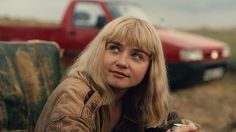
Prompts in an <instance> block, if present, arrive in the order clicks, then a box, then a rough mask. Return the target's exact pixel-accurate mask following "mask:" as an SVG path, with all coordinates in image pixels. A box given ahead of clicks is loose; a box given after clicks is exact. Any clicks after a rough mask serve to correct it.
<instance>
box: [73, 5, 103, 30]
mask: <svg viewBox="0 0 236 132" xmlns="http://www.w3.org/2000/svg"><path fill="white" fill-rule="evenodd" d="M101 16H105V13H104V12H103V10H102V8H101V6H100V5H99V4H98V3H94V2H78V3H77V4H76V6H75V10H74V15H73V25H74V26H79V27H96V25H97V22H98V19H99V17H101Z"/></svg>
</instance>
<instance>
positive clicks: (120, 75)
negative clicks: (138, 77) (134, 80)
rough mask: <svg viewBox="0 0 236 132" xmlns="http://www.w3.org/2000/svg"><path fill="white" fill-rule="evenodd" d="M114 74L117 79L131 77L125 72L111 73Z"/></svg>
mask: <svg viewBox="0 0 236 132" xmlns="http://www.w3.org/2000/svg"><path fill="white" fill-rule="evenodd" d="M111 72H112V74H113V75H114V76H115V77H117V78H125V77H129V76H128V75H126V74H125V73H123V72H119V71H111Z"/></svg>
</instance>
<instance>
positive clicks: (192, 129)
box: [167, 123, 199, 132]
mask: <svg viewBox="0 0 236 132" xmlns="http://www.w3.org/2000/svg"><path fill="white" fill-rule="evenodd" d="M198 131H199V127H197V126H195V125H194V124H193V123H189V124H188V125H185V124H174V126H173V127H172V128H171V129H169V130H167V132H198Z"/></svg>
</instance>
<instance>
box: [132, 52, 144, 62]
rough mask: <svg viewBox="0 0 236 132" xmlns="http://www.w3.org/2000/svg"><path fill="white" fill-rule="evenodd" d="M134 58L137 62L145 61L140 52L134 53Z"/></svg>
mask: <svg viewBox="0 0 236 132" xmlns="http://www.w3.org/2000/svg"><path fill="white" fill-rule="evenodd" d="M132 57H133V58H134V59H135V60H142V59H143V55H142V53H139V52H137V53H133V54H132Z"/></svg>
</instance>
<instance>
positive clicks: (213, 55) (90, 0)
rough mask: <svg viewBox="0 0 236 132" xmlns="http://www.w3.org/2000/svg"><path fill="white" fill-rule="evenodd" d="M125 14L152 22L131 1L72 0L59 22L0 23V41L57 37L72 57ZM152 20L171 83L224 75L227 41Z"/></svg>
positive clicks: (227, 53) (53, 39)
mask: <svg viewBox="0 0 236 132" xmlns="http://www.w3.org/2000/svg"><path fill="white" fill-rule="evenodd" d="M124 15H133V16H137V17H140V18H143V19H146V20H147V21H150V22H152V21H151V20H150V18H148V16H147V15H145V13H144V11H143V10H142V9H141V8H140V7H139V6H138V5H136V4H134V3H129V2H125V1H122V2H119V1H115V2H113V1H101V0H72V1H70V2H69V5H68V8H67V10H66V12H65V15H64V18H63V19H62V21H61V25H60V26H58V27H39V26H37V27H36V26H19V25H14V26H13V25H6V24H5V25H0V41H15V40H32V39H41V40H49V41H56V42H57V43H58V44H59V45H60V47H61V48H62V49H63V50H64V58H74V57H75V56H77V54H78V53H79V52H80V51H81V50H83V49H84V47H85V46H86V45H87V44H88V43H89V42H90V41H91V40H92V39H93V38H94V36H96V35H97V33H98V32H99V30H100V29H101V28H102V27H103V26H104V25H105V24H106V23H107V22H109V21H111V20H112V19H114V18H116V17H119V16H124ZM153 24H154V25H155V26H156V29H157V32H158V34H159V36H160V39H161V41H162V44H163V49H164V53H165V59H166V63H167V70H168V74H169V80H170V82H171V83H182V82H191V81H209V80H214V79H218V78H221V77H222V76H223V75H224V73H225V71H226V69H227V66H228V61H229V59H228V58H229V56H230V50H229V48H228V46H227V44H226V43H223V42H219V41H217V40H213V39H210V38H206V37H203V36H199V35H194V34H190V33H186V32H182V31H177V30H173V29H168V28H163V27H160V26H158V24H155V23H153Z"/></svg>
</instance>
